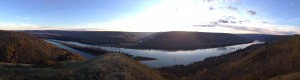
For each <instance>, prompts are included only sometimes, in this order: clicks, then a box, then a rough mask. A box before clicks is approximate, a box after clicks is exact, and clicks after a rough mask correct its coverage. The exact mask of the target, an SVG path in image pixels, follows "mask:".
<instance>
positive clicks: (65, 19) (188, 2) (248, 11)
mask: <svg viewBox="0 0 300 80" xmlns="http://www.w3.org/2000/svg"><path fill="white" fill-rule="evenodd" d="M299 7H300V1H299V0H0V29H3V30H53V29H55V30H106V31H135V32H136V31H139V32H144V31H146V32H156V31H200V32H224V33H263V34H295V33H299V32H300V27H299V26H300V23H299V22H300V15H298V14H300V9H298V8H299ZM228 17H231V18H230V19H228ZM195 25H197V26H195Z"/></svg>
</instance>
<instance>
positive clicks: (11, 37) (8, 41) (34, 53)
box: [0, 31, 84, 64]
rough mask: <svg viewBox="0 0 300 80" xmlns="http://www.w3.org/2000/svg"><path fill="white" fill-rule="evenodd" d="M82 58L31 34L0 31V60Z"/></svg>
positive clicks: (11, 61) (9, 61) (20, 61)
mask: <svg viewBox="0 0 300 80" xmlns="http://www.w3.org/2000/svg"><path fill="white" fill-rule="evenodd" d="M83 59H84V58H83V57H81V56H79V55H77V54H73V53H71V52H69V51H66V50H63V49H60V48H57V47H56V46H54V45H52V44H49V43H47V42H45V41H43V40H41V39H39V38H36V37H34V36H32V35H29V34H25V33H21V32H11V31H0V62H8V63H30V64H39V63H47V62H53V61H54V62H56V61H64V60H74V61H78V60H83Z"/></svg>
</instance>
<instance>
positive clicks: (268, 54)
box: [173, 35, 300, 80]
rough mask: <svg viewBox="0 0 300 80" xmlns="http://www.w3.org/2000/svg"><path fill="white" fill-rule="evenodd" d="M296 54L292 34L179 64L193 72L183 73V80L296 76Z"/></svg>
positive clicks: (298, 42) (299, 57)
mask: <svg viewBox="0 0 300 80" xmlns="http://www.w3.org/2000/svg"><path fill="white" fill-rule="evenodd" d="M299 53H300V36H297V35H295V36H292V37H288V38H286V39H283V40H280V41H276V42H274V43H272V44H267V45H266V46H262V47H258V48H252V49H249V50H246V51H238V52H234V53H230V54H227V55H223V56H219V57H215V58H209V59H207V60H205V61H200V62H196V63H194V64H191V65H190V66H187V67H182V68H183V69H187V70H189V69H193V70H194V71H196V73H194V74H185V75H187V76H186V77H182V78H183V79H186V80H208V79H209V80H267V79H273V80H278V79H299V75H298V74H299V73H298V72H299V71H300V63H299V61H300V54H299ZM195 66H196V67H195ZM177 68H178V67H177ZM182 68H180V67H179V68H178V69H182ZM173 70H174V69H173ZM174 73H179V72H173V74H174Z"/></svg>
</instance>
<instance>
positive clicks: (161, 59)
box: [51, 40, 263, 67]
mask: <svg viewBox="0 0 300 80" xmlns="http://www.w3.org/2000/svg"><path fill="white" fill-rule="evenodd" d="M52 41H59V40H52ZM52 41H51V42H52ZM61 42H65V43H69V44H73V45H77V46H82V47H99V48H101V49H104V50H108V51H116V52H123V53H128V54H130V55H133V56H143V57H151V58H156V59H157V60H150V61H140V62H141V63H143V64H146V65H148V66H150V67H166V66H172V65H187V64H191V63H193V62H197V61H202V60H204V59H205V58H208V57H212V56H219V55H222V54H226V53H229V52H233V51H236V50H238V49H243V48H246V47H248V46H250V45H253V44H261V43H263V42H259V41H254V42H252V43H247V44H239V45H233V46H226V47H218V48H208V49H197V50H188V51H164V50H141V49H126V48H116V47H102V46H94V45H88V44H82V43H78V42H70V41H61ZM52 43H53V42H52ZM55 44H59V43H55ZM57 46H63V45H61V44H60V45H57ZM64 47H66V46H64ZM67 50H70V49H67ZM71 51H72V50H71ZM81 54H82V53H81Z"/></svg>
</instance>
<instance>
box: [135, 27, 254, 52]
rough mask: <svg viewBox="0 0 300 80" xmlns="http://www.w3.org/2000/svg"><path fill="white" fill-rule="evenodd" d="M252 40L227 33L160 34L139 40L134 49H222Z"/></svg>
mask: <svg viewBox="0 0 300 80" xmlns="http://www.w3.org/2000/svg"><path fill="white" fill-rule="evenodd" d="M252 41H253V40H252V39H246V38H241V37H239V36H236V35H234V34H227V33H204V32H180V31H174V32H160V33H155V34H152V35H150V36H148V37H145V38H143V39H141V41H140V43H139V44H138V45H137V46H134V48H142V49H166V50H185V49H199V48H212V47H222V46H229V45H235V44H243V43H249V42H252Z"/></svg>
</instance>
